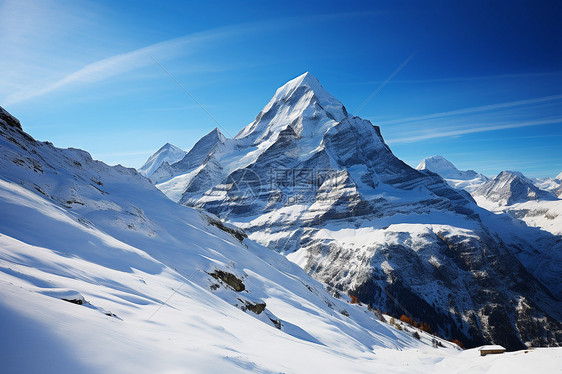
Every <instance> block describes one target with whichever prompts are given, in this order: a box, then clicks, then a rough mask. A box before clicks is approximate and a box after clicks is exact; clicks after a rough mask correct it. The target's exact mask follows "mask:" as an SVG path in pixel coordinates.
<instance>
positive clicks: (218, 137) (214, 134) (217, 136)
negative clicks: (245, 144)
mask: <svg viewBox="0 0 562 374" xmlns="http://www.w3.org/2000/svg"><path fill="white" fill-rule="evenodd" d="M203 139H207V140H211V139H212V141H214V142H221V143H223V142H224V141H225V140H226V137H225V136H224V135H223V134H222V132H221V131H220V130H219V128H218V127H215V128H214V129H212V130H211V132H209V133H208V134H207V135H205V136H204V137H203V138H201V140H203Z"/></svg>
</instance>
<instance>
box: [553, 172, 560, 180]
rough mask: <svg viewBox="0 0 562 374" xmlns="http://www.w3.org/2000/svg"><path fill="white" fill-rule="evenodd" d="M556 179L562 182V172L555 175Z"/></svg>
mask: <svg viewBox="0 0 562 374" xmlns="http://www.w3.org/2000/svg"><path fill="white" fill-rule="evenodd" d="M554 179H557V180H559V181H560V182H562V172H560V174H558V175H557V176H556V177H554Z"/></svg>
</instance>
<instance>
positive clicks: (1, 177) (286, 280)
mask: <svg viewBox="0 0 562 374" xmlns="http://www.w3.org/2000/svg"><path fill="white" fill-rule="evenodd" d="M0 109H1V108H0ZM0 212H1V214H0V315H1V316H2V319H3V322H4V326H3V340H2V342H3V343H4V344H2V345H1V347H2V369H5V370H7V371H20V370H24V371H34V370H27V368H28V366H27V365H28V364H29V362H26V361H25V358H27V357H28V356H29V357H31V358H32V360H29V361H30V362H33V363H38V364H37V366H38V367H39V369H38V371H41V372H49V373H51V372H52V373H59V372H68V371H70V370H71V369H70V368H71V367H72V370H75V369H76V368H79V369H82V370H81V371H84V372H88V373H92V372H93V373H98V372H99V373H105V372H124V373H125V372H137V373H149V372H162V371H165V372H184V371H185V370H186V368H188V369H187V370H190V371H191V370H192V371H194V372H208V371H216V372H246V371H247V372H255V371H260V372H261V371H263V372H299V371H303V372H314V371H316V370H321V371H330V370H331V371H336V372H365V371H370V370H372V369H373V367H374V368H379V369H380V370H381V371H385V370H386V368H388V366H389V365H392V364H394V363H395V359H392V358H391V357H392V355H390V356H386V357H387V359H385V360H381V357H382V356H384V355H385V352H388V351H392V352H393V354H400V351H403V350H404V349H408V348H412V351H414V349H415V350H419V349H429V350H433V351H434V352H439V353H440V354H444V355H445V356H446V355H447V353H446V352H447V351H448V352H449V354H454V353H455V352H456V350H455V349H454V348H452V346H453V345H452V344H450V343H448V342H444V341H442V340H439V341H440V342H441V343H442V344H444V345H445V346H446V347H447V348H448V349H441V348H440V349H439V350H438V351H437V350H434V348H427V347H429V346H430V344H431V335H429V334H426V333H423V332H418V334H420V335H421V340H418V339H415V338H413V337H412V335H411V334H412V332H413V331H414V330H413V328H411V329H410V328H407V329H409V331H406V328H405V329H404V330H402V331H398V330H397V329H396V328H395V327H393V326H391V325H390V324H388V323H383V322H382V321H381V320H380V319H379V318H377V317H376V316H375V314H373V313H372V312H370V311H368V310H367V308H366V307H365V306H359V305H350V304H349V303H348V302H347V301H348V300H349V298H347V296H345V295H344V296H339V298H334V297H332V296H331V295H330V294H329V293H328V292H327V291H326V290H325V289H324V286H323V285H322V284H320V283H318V282H317V281H315V280H313V279H312V278H311V277H310V276H308V275H307V274H306V273H305V272H304V271H303V270H302V269H301V268H299V267H298V266H296V265H295V264H293V263H291V262H290V261H288V260H287V259H286V258H285V257H283V256H281V255H279V254H277V253H275V252H273V251H270V250H268V249H266V248H264V247H261V246H259V245H257V244H256V243H255V242H253V241H251V240H248V239H247V238H245V233H244V232H242V231H241V230H239V229H237V228H235V227H232V226H230V225H228V224H225V223H223V222H221V221H220V220H218V218H217V217H214V216H210V215H207V214H204V213H202V212H199V211H196V210H194V209H192V208H189V207H185V206H180V205H178V204H176V203H174V202H172V201H170V200H169V199H167V198H166V197H165V196H164V195H163V194H162V193H161V192H160V191H158V190H157V189H156V188H155V187H154V186H153V185H152V184H151V183H150V182H149V181H148V180H147V179H146V178H144V177H142V176H141V175H140V174H138V173H137V172H136V171H135V170H133V169H127V168H123V167H120V166H116V167H110V166H108V165H105V164H104V163H102V162H99V161H94V160H92V158H91V157H90V155H89V154H88V153H86V152H84V151H81V150H77V149H58V148H55V147H54V146H53V145H52V144H50V143H42V142H37V141H35V140H34V139H33V138H31V137H30V136H29V135H27V134H26V133H24V132H23V131H22V130H21V126H20V125H19V122H18V121H17V120H15V119H14V118H13V117H12V116H10V115H8V114H7V113H5V111H3V110H0ZM346 300H347V301H346ZM30 306H32V307H30ZM21 342H25V344H23V343H21ZM132 342H133V343H134V344H132ZM424 347H426V348H424ZM378 348H388V350H387V349H385V350H380V349H378ZM373 350H377V352H376V353H374V352H373ZM431 353H432V354H435V353H433V352H431ZM406 355H407V353H406ZM22 357H23V358H24V359H22ZM408 357H410V356H408ZM374 358H376V359H377V364H375V366H373V359H374ZM18 360H20V361H18ZM21 360H23V361H21ZM418 360H419V361H421V360H422V358H421V357H420V358H419V359H414V360H413V361H412V366H415V367H417V365H416V364H414V363H416V362H418ZM418 363H419V362H418ZM379 364H380V367H379V366H377V365H379ZM31 366H33V365H31ZM22 368H23V369H22ZM365 368H368V369H365ZM12 369H13V370H12ZM420 372H423V370H422V369H420Z"/></svg>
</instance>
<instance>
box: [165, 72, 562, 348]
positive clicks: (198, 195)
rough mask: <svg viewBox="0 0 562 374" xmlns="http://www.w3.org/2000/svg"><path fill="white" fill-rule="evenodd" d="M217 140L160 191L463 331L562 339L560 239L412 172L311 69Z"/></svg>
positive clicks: (381, 298) (445, 327)
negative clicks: (250, 118)
mask: <svg viewBox="0 0 562 374" xmlns="http://www.w3.org/2000/svg"><path fill="white" fill-rule="evenodd" d="M203 141H204V139H202V140H201V142H203ZM204 143H207V142H206V141H205V142H204ZM212 144H213V146H212V147H209V148H210V151H209V152H208V153H207V155H206V157H199V159H201V160H203V161H202V162H201V163H200V164H198V165H193V164H191V165H190V167H191V169H190V170H186V171H185V173H183V174H180V175H176V176H173V177H172V179H170V180H167V181H162V182H161V183H159V184H157V186H158V187H159V188H160V189H161V190H162V191H163V192H165V193H166V194H167V195H168V196H169V197H171V198H173V199H174V200H175V201H179V202H180V203H181V204H185V205H188V206H195V207H198V208H203V209H205V210H207V211H209V212H211V213H213V214H216V215H218V216H220V217H221V218H223V219H226V220H227V221H228V222H230V223H233V224H235V225H237V226H239V227H241V228H243V229H244V230H246V232H247V233H248V235H249V237H250V239H253V240H255V241H257V242H259V243H260V244H263V245H266V246H267V247H269V248H271V249H272V250H275V251H277V252H279V253H283V254H285V255H287V256H288V257H289V258H290V259H291V260H292V261H294V262H295V263H297V264H299V265H300V266H301V267H302V268H304V269H305V270H306V271H307V272H309V273H310V274H312V275H313V276H314V277H315V278H316V279H318V280H320V281H322V282H325V283H328V284H330V285H331V286H334V287H336V288H337V289H339V290H341V291H343V292H344V293H347V292H350V293H353V294H355V295H356V296H357V297H359V299H360V300H361V301H363V302H365V303H372V304H373V305H375V306H377V307H379V308H381V309H383V310H385V311H389V312H391V313H394V314H396V315H400V314H402V313H404V312H405V310H407V311H408V313H409V314H412V315H413V316H415V318H417V319H418V320H423V321H426V322H428V323H430V324H431V325H432V326H434V327H435V328H436V329H437V331H438V332H439V333H440V334H443V335H444V336H448V337H450V338H451V339H452V338H454V337H458V338H459V339H460V340H462V341H464V342H465V343H466V344H470V345H471V346H476V345H479V344H482V343H484V342H494V343H497V344H501V345H504V346H506V347H507V348H508V349H511V350H513V349H518V348H520V347H524V346H525V345H524V344H527V345H534V346H539V345H559V344H561V343H562V334H561V333H560V332H561V330H562V328H561V326H560V320H561V319H562V315H561V314H560V311H561V310H562V308H561V306H560V300H559V299H557V298H556V297H555V296H554V295H562V285H561V284H560V282H558V279H559V278H560V277H561V276H562V250H558V249H560V248H561V246H562V243H561V242H560V241H559V240H558V238H556V237H554V236H553V235H552V234H550V233H546V232H541V231H540V230H537V229H535V228H529V227H526V226H523V227H522V225H521V224H520V222H518V221H516V220H514V219H512V218H511V217H509V216H506V215H501V216H497V215H495V214H492V213H490V212H488V211H486V210H484V209H482V208H479V207H478V206H477V205H476V204H475V202H474V200H473V199H472V198H471V196H470V195H469V194H468V193H467V192H466V191H463V190H457V189H454V188H451V187H450V186H449V185H448V184H447V183H446V182H445V181H444V180H443V179H442V178H441V177H439V176H438V175H436V174H435V173H433V172H430V171H427V170H421V171H419V170H415V169H413V168H411V167H409V166H408V165H406V164H405V163H404V162H402V161H401V160H399V159H398V158H397V157H396V156H394V154H392V152H391V150H390V148H389V147H388V146H387V145H386V144H385V142H384V140H383V138H382V135H381V132H380V129H379V128H378V127H377V126H374V125H373V124H371V123H370V122H369V121H366V120H364V119H361V118H359V117H356V116H353V115H351V114H349V113H348V112H347V110H346V109H345V107H344V106H343V104H342V103H341V102H340V101H338V100H337V99H336V98H334V97H333V96H332V95H330V94H329V93H328V92H327V91H326V90H325V89H324V88H323V87H322V86H321V84H320V83H319V82H318V80H317V79H316V78H315V77H313V76H312V75H311V74H310V73H305V74H303V75H301V76H299V77H297V78H295V79H293V80H291V81H289V82H287V83H286V84H285V85H283V86H282V87H280V88H279V89H278V90H277V91H276V93H275V95H274V96H273V98H272V99H271V100H270V101H269V102H268V104H267V105H266V106H265V107H264V108H263V110H262V111H261V112H260V113H259V114H258V115H257V116H256V118H255V120H254V121H253V122H252V123H250V124H249V125H248V126H246V127H245V128H244V129H242V130H241V132H240V133H239V134H238V135H237V136H236V137H235V138H234V139H221V140H220V141H217V142H212ZM194 150H195V147H194ZM182 191H183V192H182ZM491 228H493V230H492V229H491ZM553 294H554V295H553Z"/></svg>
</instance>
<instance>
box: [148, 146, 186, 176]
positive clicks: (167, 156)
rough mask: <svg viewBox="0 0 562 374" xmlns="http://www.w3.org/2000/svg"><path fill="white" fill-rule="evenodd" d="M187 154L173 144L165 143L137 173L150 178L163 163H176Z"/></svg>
mask: <svg viewBox="0 0 562 374" xmlns="http://www.w3.org/2000/svg"><path fill="white" fill-rule="evenodd" d="M186 153H187V152H185V151H184V150H182V149H180V148H178V147H176V146H175V145H173V144H170V143H166V144H164V145H163V146H162V147H160V149H158V150H157V151H156V152H154V154H153V155H152V156H150V157H149V158H148V160H147V161H146V162H145V163H144V165H143V166H141V167H140V168H139V169H138V171H139V173H141V174H142V175H144V176H145V177H147V178H150V176H151V175H152V174H153V173H154V172H155V171H156V170H157V169H158V168H159V167H160V166H161V165H162V164H163V163H164V162H167V163H169V164H171V163H174V162H177V161H179V160H181V159H182V158H183V156H185V154H186Z"/></svg>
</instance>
